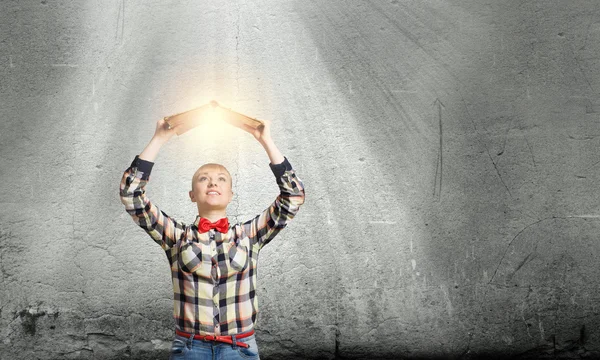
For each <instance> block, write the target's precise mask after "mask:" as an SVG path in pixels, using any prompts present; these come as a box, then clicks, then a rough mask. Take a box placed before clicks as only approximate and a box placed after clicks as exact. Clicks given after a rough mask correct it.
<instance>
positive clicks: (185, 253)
mask: <svg viewBox="0 0 600 360" xmlns="http://www.w3.org/2000/svg"><path fill="white" fill-rule="evenodd" d="M202 248H203V246H202V244H200V243H197V242H193V241H191V242H183V243H182V244H181V246H180V248H179V254H178V256H177V261H178V262H179V267H180V268H181V270H183V271H185V272H188V273H195V274H196V275H199V276H202V277H206V278H209V277H210V264H211V262H210V258H209V259H208V260H207V259H205V260H204V261H203V259H202V256H203V253H205V252H203V251H202ZM208 256H209V257H210V255H208Z"/></svg>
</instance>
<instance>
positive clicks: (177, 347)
mask: <svg viewBox="0 0 600 360" xmlns="http://www.w3.org/2000/svg"><path fill="white" fill-rule="evenodd" d="M235 342H236V343H239V342H243V343H246V344H248V345H250V347H247V348H245V347H241V346H237V345H236V344H227V343H222V342H216V341H205V340H197V339H194V337H193V335H192V336H190V337H189V338H187V337H184V336H181V335H177V334H176V335H175V339H174V340H173V343H172V345H171V356H169V360H179V359H181V360H204V359H210V360H239V359H256V360H260V357H259V356H258V346H257V345H256V339H255V337H254V334H252V335H250V336H248V337H245V338H243V339H238V340H235Z"/></svg>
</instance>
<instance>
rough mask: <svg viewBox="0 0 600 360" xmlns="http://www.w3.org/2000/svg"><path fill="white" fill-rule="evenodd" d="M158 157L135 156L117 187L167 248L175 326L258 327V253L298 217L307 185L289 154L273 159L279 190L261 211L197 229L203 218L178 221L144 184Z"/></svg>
mask: <svg viewBox="0 0 600 360" xmlns="http://www.w3.org/2000/svg"><path fill="white" fill-rule="evenodd" d="M153 165H154V163H153V162H150V161H145V160H142V159H140V158H139V157H138V156H136V157H135V159H134V160H133V162H132V163H131V166H130V167H129V168H128V169H127V170H125V173H124V174H123V177H122V179H121V184H120V192H119V194H120V197H121V202H122V203H123V204H124V205H125V210H126V211H127V213H128V214H129V215H131V217H132V218H133V221H134V222H135V223H136V224H137V225H139V226H140V227H141V228H142V229H144V230H145V231H146V232H147V233H148V234H149V235H150V236H151V237H152V239H153V240H154V241H155V242H156V243H158V244H159V245H160V246H161V247H162V249H163V250H164V251H165V253H166V255H167V258H168V260H169V264H170V266H171V274H172V281H173V317H174V320H175V327H176V329H179V330H181V331H185V332H189V333H197V334H212V335H232V334H238V333H242V332H246V331H249V330H251V329H253V328H254V324H255V322H256V316H257V313H258V301H257V297H256V266H257V262H258V253H259V251H260V249H262V247H263V246H265V245H266V244H268V243H269V242H270V241H271V240H272V239H273V238H274V237H275V235H277V234H278V233H279V231H281V230H282V229H283V228H284V227H285V226H286V225H287V224H288V222H289V221H290V220H291V219H292V218H293V217H294V216H295V215H296V213H297V212H298V210H299V208H300V205H302V204H303V203H304V185H303V183H302V180H300V179H299V178H298V177H297V176H296V173H295V171H294V170H293V169H292V166H291V165H290V163H289V161H288V159H287V158H285V159H284V161H283V162H282V163H281V164H276V165H273V164H269V166H270V168H271V170H272V171H273V174H274V175H275V178H276V182H277V185H278V186H279V190H280V193H279V195H278V196H277V198H276V199H275V201H274V202H273V203H272V204H271V205H270V206H269V207H268V208H267V209H265V210H264V211H263V212H262V213H260V214H259V215H257V216H256V217H254V218H253V219H251V220H248V221H246V222H244V223H236V224H233V225H231V224H230V226H229V230H228V232H227V233H226V234H223V233H220V232H218V231H216V230H215V229H211V230H209V231H208V232H204V233H200V232H199V230H198V223H199V221H200V217H199V216H196V220H195V221H194V222H193V224H191V225H186V224H185V223H183V222H180V221H177V220H175V219H173V218H171V217H169V216H168V215H167V214H165V213H164V212H163V211H161V210H159V209H158V207H157V206H156V205H155V204H153V203H152V202H151V201H150V200H149V199H148V197H147V196H146V190H145V187H146V185H147V183H148V181H149V178H150V172H151V170H152V166H153Z"/></svg>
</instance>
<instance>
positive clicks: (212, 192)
mask: <svg viewBox="0 0 600 360" xmlns="http://www.w3.org/2000/svg"><path fill="white" fill-rule="evenodd" d="M206 195H209V196H217V195H221V194H219V193H218V192H216V191H209V192H207V193H206Z"/></svg>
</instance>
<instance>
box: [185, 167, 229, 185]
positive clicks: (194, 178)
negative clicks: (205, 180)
mask: <svg viewBox="0 0 600 360" xmlns="http://www.w3.org/2000/svg"><path fill="white" fill-rule="evenodd" d="M207 167H212V168H218V169H220V170H224V172H225V173H227V175H228V176H229V181H230V182H231V183H232V186H233V179H232V177H231V174H230V173H229V170H227V168H226V167H225V166H223V165H221V164H216V163H207V164H204V165H202V166H200V167H199V168H198V170H196V172H195V173H194V176H192V191H193V190H194V183H195V182H196V176H197V175H198V174H199V173H200V170H202V169H205V168H207Z"/></svg>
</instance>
